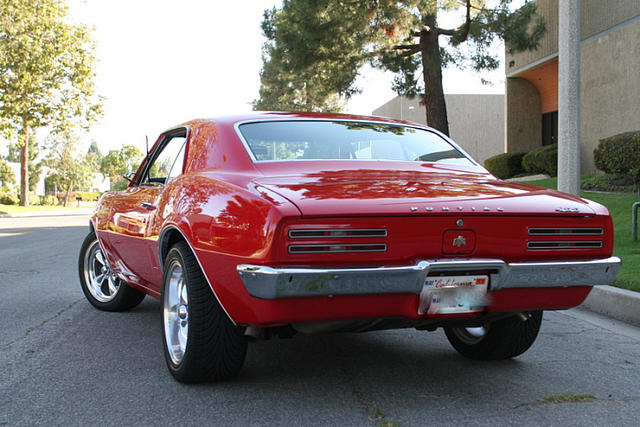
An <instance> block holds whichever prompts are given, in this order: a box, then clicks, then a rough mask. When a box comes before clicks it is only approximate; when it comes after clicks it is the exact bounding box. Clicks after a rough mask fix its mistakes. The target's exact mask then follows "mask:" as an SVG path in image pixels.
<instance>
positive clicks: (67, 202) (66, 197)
mask: <svg viewBox="0 0 640 427" xmlns="http://www.w3.org/2000/svg"><path fill="white" fill-rule="evenodd" d="M71 186H72V184H71V183H69V185H67V192H66V193H65V195H64V203H63V205H64V207H65V208H66V207H67V206H69V194H70V193H71Z"/></svg>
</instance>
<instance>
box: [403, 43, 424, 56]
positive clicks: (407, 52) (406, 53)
mask: <svg viewBox="0 0 640 427" xmlns="http://www.w3.org/2000/svg"><path fill="white" fill-rule="evenodd" d="M416 46H418V47H415V48H413V49H411V50H407V51H406V52H402V53H401V54H400V56H402V57H406V56H411V55H415V54H416V53H418V52H420V45H416Z"/></svg>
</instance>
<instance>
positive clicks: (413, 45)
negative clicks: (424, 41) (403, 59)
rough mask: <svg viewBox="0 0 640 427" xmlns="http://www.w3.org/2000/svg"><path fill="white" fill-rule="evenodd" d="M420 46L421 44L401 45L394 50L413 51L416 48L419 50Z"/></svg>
mask: <svg viewBox="0 0 640 427" xmlns="http://www.w3.org/2000/svg"><path fill="white" fill-rule="evenodd" d="M419 47H420V45H419V44H409V45H399V46H396V47H394V49H401V50H412V49H415V48H419Z"/></svg>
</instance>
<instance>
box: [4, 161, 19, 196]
mask: <svg viewBox="0 0 640 427" xmlns="http://www.w3.org/2000/svg"><path fill="white" fill-rule="evenodd" d="M15 183H16V176H15V174H14V173H13V170H12V169H11V168H10V167H9V165H8V164H7V163H6V162H5V161H4V160H2V159H0V191H1V192H6V191H8V189H9V188H8V187H9V185H14V184H15Z"/></svg>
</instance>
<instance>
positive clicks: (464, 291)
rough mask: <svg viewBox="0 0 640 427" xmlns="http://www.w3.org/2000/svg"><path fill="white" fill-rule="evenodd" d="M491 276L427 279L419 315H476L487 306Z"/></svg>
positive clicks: (421, 294) (423, 287)
mask: <svg viewBox="0 0 640 427" xmlns="http://www.w3.org/2000/svg"><path fill="white" fill-rule="evenodd" d="M488 286H489V276H486V275H479V276H438V277H435V276H434V277H427V278H426V280H425V281H424V285H423V286H422V291H421V292H420V304H419V306H418V314H457V313H475V312H478V311H481V310H482V308H483V307H485V306H486V305H487V288H488Z"/></svg>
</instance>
